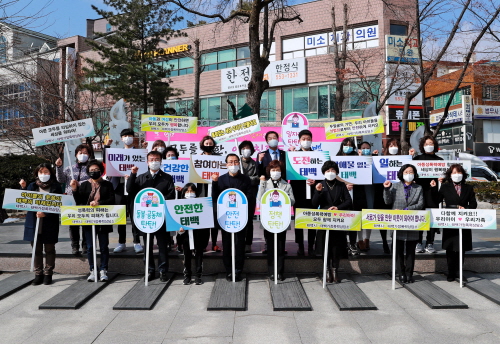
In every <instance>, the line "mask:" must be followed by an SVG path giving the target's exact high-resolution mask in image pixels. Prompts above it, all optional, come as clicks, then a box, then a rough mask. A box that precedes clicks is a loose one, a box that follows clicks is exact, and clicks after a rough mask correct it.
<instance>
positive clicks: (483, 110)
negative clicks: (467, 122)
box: [474, 105, 500, 119]
mask: <svg viewBox="0 0 500 344" xmlns="http://www.w3.org/2000/svg"><path fill="white" fill-rule="evenodd" d="M474 117H475V118H485V119H491V118H495V119H500V106H495V105H474Z"/></svg>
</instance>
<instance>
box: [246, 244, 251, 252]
mask: <svg viewBox="0 0 500 344" xmlns="http://www.w3.org/2000/svg"><path fill="white" fill-rule="evenodd" d="M245 253H252V245H245Z"/></svg>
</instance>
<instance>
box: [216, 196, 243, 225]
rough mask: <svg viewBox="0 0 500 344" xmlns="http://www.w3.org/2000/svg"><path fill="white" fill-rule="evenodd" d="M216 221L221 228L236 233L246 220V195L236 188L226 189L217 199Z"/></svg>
mask: <svg viewBox="0 0 500 344" xmlns="http://www.w3.org/2000/svg"><path fill="white" fill-rule="evenodd" d="M217 221H218V222H219V225H220V226H221V228H222V229H224V230H225V231H226V232H229V233H236V232H239V231H241V230H242V229H243V228H245V226H246V224H247V222H248V200H247V196H245V194H244V193H243V192H241V191H240V190H238V189H226V190H224V191H222V192H221V194H220V195H219V198H218V199H217Z"/></svg>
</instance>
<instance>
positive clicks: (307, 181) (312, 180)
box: [306, 179, 316, 185]
mask: <svg viewBox="0 0 500 344" xmlns="http://www.w3.org/2000/svg"><path fill="white" fill-rule="evenodd" d="M315 182H316V181H315V180H314V179H308V180H306V184H307V185H314V183H315Z"/></svg>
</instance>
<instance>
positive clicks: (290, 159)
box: [286, 151, 330, 180]
mask: <svg viewBox="0 0 500 344" xmlns="http://www.w3.org/2000/svg"><path fill="white" fill-rule="evenodd" d="M328 160H330V152H324V151H312V152H304V151H290V152H287V153H286V177H287V179H289V180H307V179H314V180H323V179H325V176H324V174H323V173H322V172H321V168H322V167H323V164H324V163H325V161H328Z"/></svg>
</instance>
